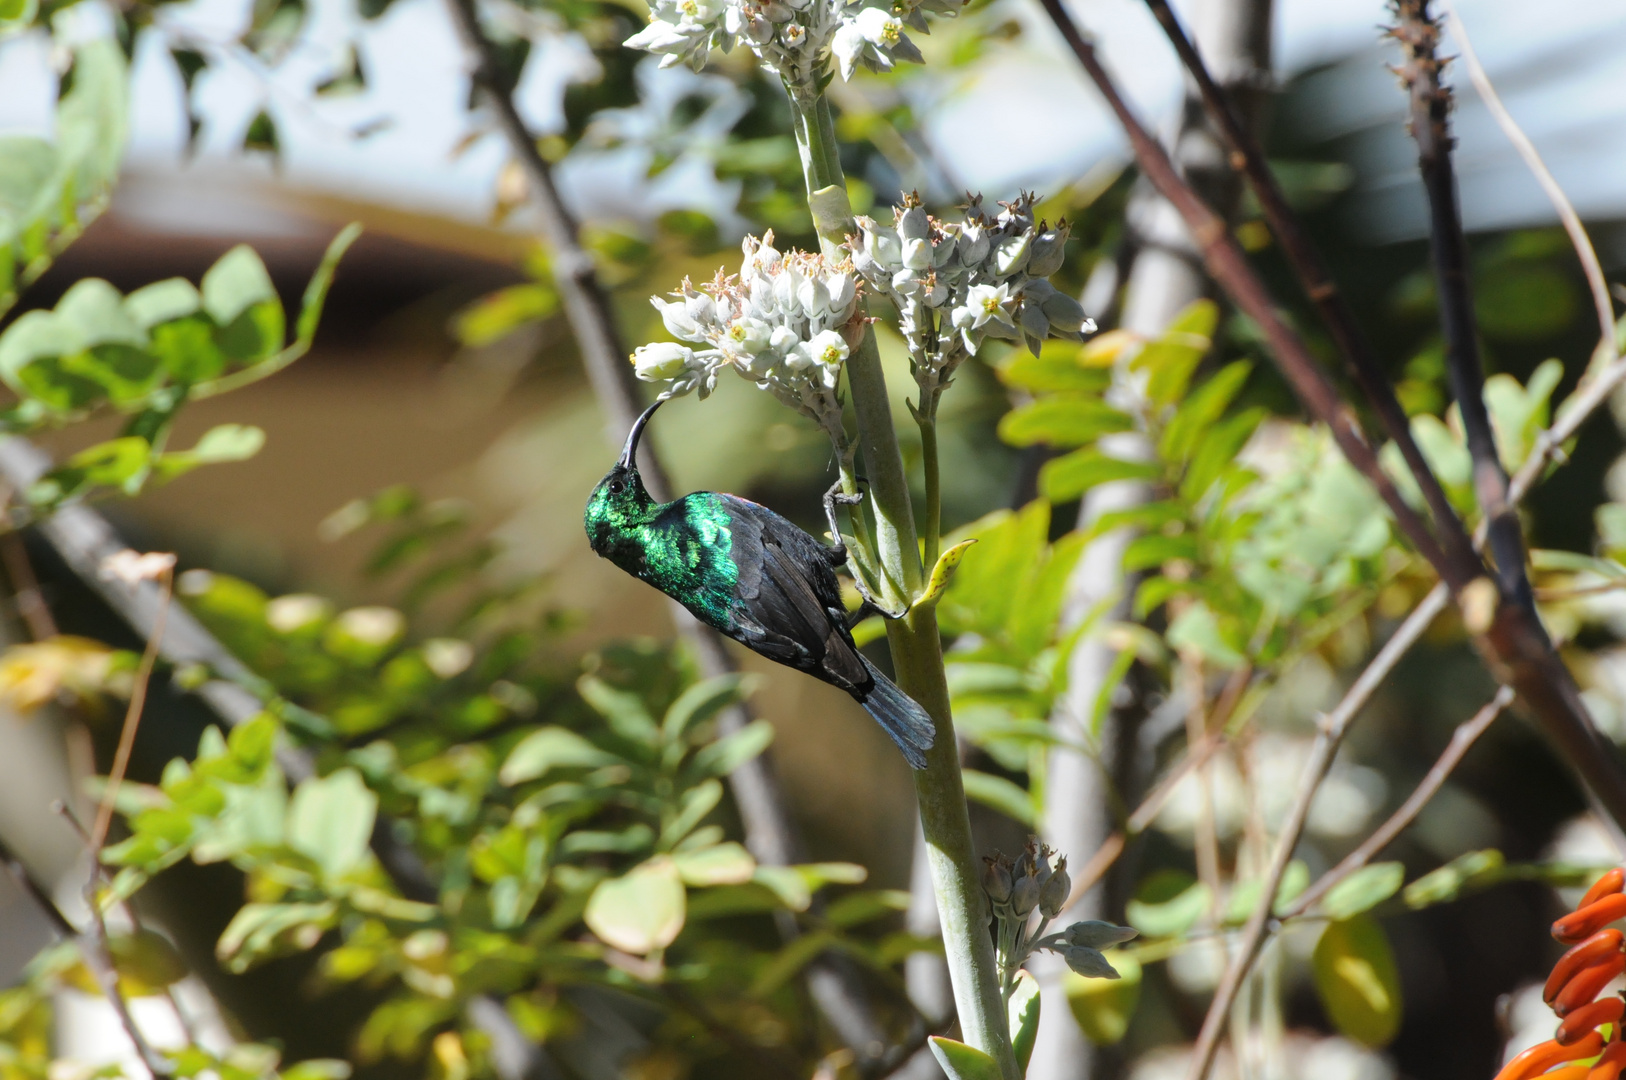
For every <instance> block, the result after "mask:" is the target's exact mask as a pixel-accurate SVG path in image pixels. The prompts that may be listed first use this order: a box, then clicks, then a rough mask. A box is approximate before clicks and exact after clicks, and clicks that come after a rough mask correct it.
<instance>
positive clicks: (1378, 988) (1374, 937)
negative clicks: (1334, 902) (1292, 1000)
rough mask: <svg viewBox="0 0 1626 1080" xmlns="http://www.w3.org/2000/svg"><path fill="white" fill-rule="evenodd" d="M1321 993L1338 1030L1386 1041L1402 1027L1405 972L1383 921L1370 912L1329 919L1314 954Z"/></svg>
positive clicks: (1362, 1039) (1372, 1042) (1366, 1040)
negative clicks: (1340, 919)
mask: <svg viewBox="0 0 1626 1080" xmlns="http://www.w3.org/2000/svg"><path fill="white" fill-rule="evenodd" d="M1311 970H1312V972H1313V973H1314V976H1315V988H1316V993H1317V994H1318V995H1319V996H1320V998H1321V1004H1322V1007H1323V1008H1325V1009H1326V1012H1327V1017H1328V1019H1330V1020H1331V1021H1332V1024H1333V1027H1335V1028H1337V1029H1338V1031H1339V1032H1340V1033H1341V1034H1343V1035H1345V1036H1347V1037H1349V1038H1351V1039H1353V1040H1355V1041H1356V1042H1358V1043H1362V1044H1364V1045H1366V1046H1370V1047H1373V1048H1378V1047H1382V1046H1387V1045H1388V1044H1389V1042H1390V1041H1392V1040H1393V1039H1394V1037H1395V1035H1396V1034H1397V1033H1398V1032H1399V1030H1400V1017H1401V1001H1400V977H1399V974H1398V973H1397V971H1396V970H1395V961H1394V953H1393V952H1392V951H1391V950H1390V948H1389V939H1388V937H1387V936H1386V935H1385V934H1384V932H1383V927H1382V926H1380V925H1379V924H1378V922H1377V921H1376V920H1375V919H1373V918H1372V917H1371V916H1369V915H1357V916H1355V917H1354V918H1353V919H1348V920H1345V921H1343V922H1335V923H1329V924H1328V925H1327V929H1326V930H1325V931H1323V932H1322V934H1321V940H1320V941H1318V942H1316V947H1315V953H1314V955H1313V956H1312V958H1311Z"/></svg>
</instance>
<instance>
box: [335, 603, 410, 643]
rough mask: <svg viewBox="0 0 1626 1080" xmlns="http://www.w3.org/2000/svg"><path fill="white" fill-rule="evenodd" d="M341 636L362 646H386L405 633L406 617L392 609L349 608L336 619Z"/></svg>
mask: <svg viewBox="0 0 1626 1080" xmlns="http://www.w3.org/2000/svg"><path fill="white" fill-rule="evenodd" d="M337 625H338V628H339V630H340V632H342V633H343V634H345V635H347V636H349V637H352V638H354V639H355V640H357V641H359V642H361V643H362V644H363V645H375V646H381V645H387V644H389V643H390V642H392V641H394V640H395V639H396V638H398V637H400V636H401V635H402V634H403V633H405V632H406V617H405V616H404V615H402V614H401V613H400V612H399V611H396V610H395V609H394V608H387V607H358V608H351V609H350V610H349V611H346V612H345V613H344V614H342V615H340V616H339V618H338V623H337Z"/></svg>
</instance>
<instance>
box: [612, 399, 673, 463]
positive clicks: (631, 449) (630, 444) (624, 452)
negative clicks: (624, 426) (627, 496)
mask: <svg viewBox="0 0 1626 1080" xmlns="http://www.w3.org/2000/svg"><path fill="white" fill-rule="evenodd" d="M665 403H666V399H665V398H661V399H660V400H658V401H656V402H655V404H653V405H651V406H650V407H649V408H647V409H645V410H644V411H643V412H642V413H641V414H640V415H639V417H638V419H636V420H634V421H633V422H632V430H631V431H629V432H627V445H626V446H624V447H622V448H621V461H620V465H621V467H622V468H623V469H630V468H633V459H634V458H636V457H637V456H638V440H639V439H640V438H642V437H643V434H644V425H646V424H648V423H649V418H650V417H651V416H654V415H655V410H656V409H658V408H660V407H661V406H662V405H663V404H665Z"/></svg>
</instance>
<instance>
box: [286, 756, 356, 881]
mask: <svg viewBox="0 0 1626 1080" xmlns="http://www.w3.org/2000/svg"><path fill="white" fill-rule="evenodd" d="M377 815H378V796H377V795H375V794H373V792H372V791H370V790H368V788H367V785H366V783H365V782H364V781H363V780H362V778H361V773H359V772H357V771H356V770H355V769H352V768H349V767H346V768H343V769H339V770H337V771H335V772H333V773H332V774H330V775H328V776H325V777H316V776H313V777H311V778H309V779H307V780H304V781H302V782H301V783H300V785H299V786H298V787H297V788H295V789H294V797H293V799H292V800H291V801H290V803H289V805H288V832H287V837H288V846H289V847H291V848H293V849H294V850H295V851H297V852H299V853H300V854H302V855H305V856H307V857H309V858H310V859H311V860H312V861H314V862H315V863H316V864H317V865H318V866H320V867H321V868H322V874H323V876H324V877H326V878H327V879H328V880H330V881H331V880H337V879H338V878H341V877H343V876H344V875H345V874H347V873H349V872H350V871H351V870H354V869H356V868H357V867H358V866H360V865H361V862H362V860H363V859H365V858H366V857H367V843H368V841H369V840H370V839H371V838H372V835H373V821H374V819H375V818H376V817H377Z"/></svg>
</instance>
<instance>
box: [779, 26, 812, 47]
mask: <svg viewBox="0 0 1626 1080" xmlns="http://www.w3.org/2000/svg"><path fill="white" fill-rule="evenodd" d="M779 38H780V40H781V41H783V42H784V43H785V44H786V45H787V46H789V47H790V48H792V49H799V48H801V47H802V43H803V42H805V41H806V40H807V27H805V26H803V25H802V24H801V23H797V22H793V23H787V24H786V25H785V28H784V29H783V30H781V31H779Z"/></svg>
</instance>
